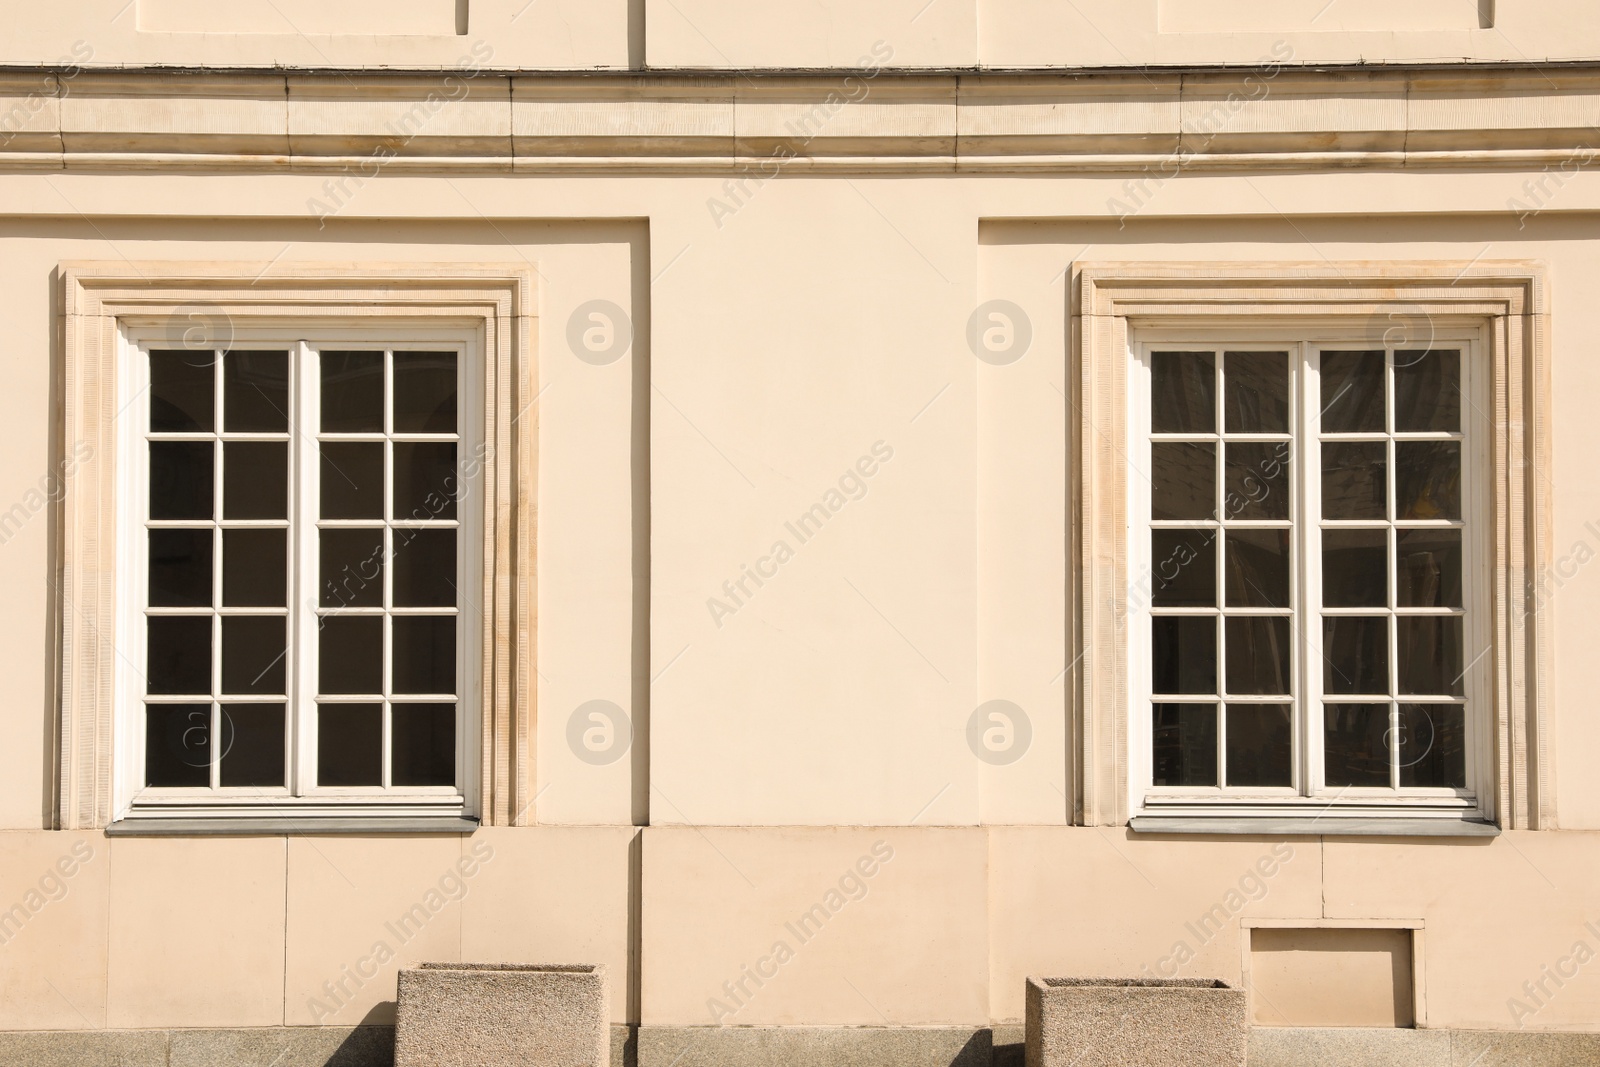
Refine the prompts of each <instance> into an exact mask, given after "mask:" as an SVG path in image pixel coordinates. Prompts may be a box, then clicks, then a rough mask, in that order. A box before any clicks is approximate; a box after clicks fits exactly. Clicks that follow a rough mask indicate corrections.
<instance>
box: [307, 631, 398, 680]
mask: <svg viewBox="0 0 1600 1067" xmlns="http://www.w3.org/2000/svg"><path fill="white" fill-rule="evenodd" d="M317 692H319V693H382V692H383V616H381V615H325V616H323V618H322V620H321V631H320V632H319V633H318V634H317Z"/></svg>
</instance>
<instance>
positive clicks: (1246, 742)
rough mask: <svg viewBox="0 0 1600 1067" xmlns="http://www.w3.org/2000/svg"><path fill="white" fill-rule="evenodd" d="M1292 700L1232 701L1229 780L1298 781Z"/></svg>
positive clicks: (1245, 782)
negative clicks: (1268, 701) (1294, 749)
mask: <svg viewBox="0 0 1600 1067" xmlns="http://www.w3.org/2000/svg"><path fill="white" fill-rule="evenodd" d="M1290 707H1291V706H1290V705H1288V704H1229V705H1228V784H1229V785H1234V786H1238V785H1253V786H1289V785H1293V784H1294V763H1293V756H1292V755H1291V753H1292V751H1293V746H1292V741H1293V737H1294V730H1293V727H1292V726H1291V724H1290V720H1289V713H1290Z"/></svg>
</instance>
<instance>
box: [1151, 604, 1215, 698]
mask: <svg viewBox="0 0 1600 1067" xmlns="http://www.w3.org/2000/svg"><path fill="white" fill-rule="evenodd" d="M1150 633H1151V647H1152V655H1151V666H1152V668H1153V669H1152V670H1151V679H1150V683H1151V684H1150V688H1151V691H1152V692H1155V693H1161V694H1166V695H1176V694H1180V693H1181V694H1191V693H1193V694H1197V695H1201V696H1204V695H1206V694H1208V693H1215V692H1216V691H1217V620H1216V617H1215V616H1212V615H1157V616H1155V617H1154V618H1153V619H1151V620H1150Z"/></svg>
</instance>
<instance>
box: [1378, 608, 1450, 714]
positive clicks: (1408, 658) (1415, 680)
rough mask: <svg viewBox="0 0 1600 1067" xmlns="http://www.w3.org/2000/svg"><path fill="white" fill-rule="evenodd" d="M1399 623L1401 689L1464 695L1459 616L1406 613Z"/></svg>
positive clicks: (1410, 691)
mask: <svg viewBox="0 0 1600 1067" xmlns="http://www.w3.org/2000/svg"><path fill="white" fill-rule="evenodd" d="M1395 621H1396V623H1397V624H1398V625H1399V628H1400V629H1399V633H1398V635H1397V636H1398V637H1399V650H1400V692H1402V693H1428V694H1432V693H1437V694H1438V695H1439V696H1452V697H1459V696H1465V695H1466V686H1465V683H1464V682H1463V680H1462V675H1463V674H1465V673H1466V663H1465V661H1464V659H1463V657H1462V654H1461V630H1462V626H1461V622H1462V620H1461V616H1459V615H1406V616H1402V617H1400V618H1398V619H1396V620H1395Z"/></svg>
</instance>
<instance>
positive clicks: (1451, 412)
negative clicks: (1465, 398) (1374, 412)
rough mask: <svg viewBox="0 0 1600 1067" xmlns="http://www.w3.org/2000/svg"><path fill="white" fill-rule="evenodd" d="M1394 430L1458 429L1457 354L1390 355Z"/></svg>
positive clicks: (1458, 365) (1416, 353)
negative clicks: (1392, 369) (1392, 360)
mask: <svg viewBox="0 0 1600 1067" xmlns="http://www.w3.org/2000/svg"><path fill="white" fill-rule="evenodd" d="M1394 428H1395V429H1396V430H1398V431H1400V432H1401V433H1405V432H1407V431H1427V430H1442V431H1448V432H1450V433H1455V432H1457V431H1459V430H1460V429H1461V353H1459V352H1433V351H1426V350H1424V351H1421V352H1404V351H1402V352H1396V353H1395V354H1394Z"/></svg>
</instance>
